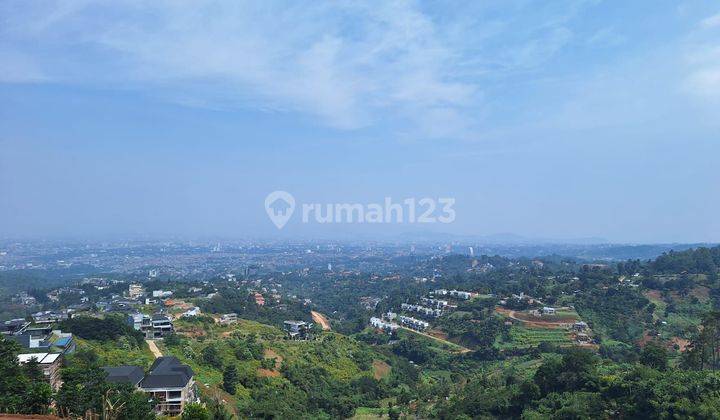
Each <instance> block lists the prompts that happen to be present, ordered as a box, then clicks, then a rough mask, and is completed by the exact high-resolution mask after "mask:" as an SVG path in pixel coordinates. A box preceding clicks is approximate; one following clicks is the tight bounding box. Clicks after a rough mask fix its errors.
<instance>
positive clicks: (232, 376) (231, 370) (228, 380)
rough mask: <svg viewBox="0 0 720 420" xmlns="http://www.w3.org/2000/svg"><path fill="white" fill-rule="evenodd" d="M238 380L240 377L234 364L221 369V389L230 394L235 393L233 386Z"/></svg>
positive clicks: (234, 386) (235, 385)
mask: <svg viewBox="0 0 720 420" xmlns="http://www.w3.org/2000/svg"><path fill="white" fill-rule="evenodd" d="M239 380H240V378H239V376H238V372H237V368H236V367H235V365H228V366H227V367H226V368H225V370H224V371H223V383H222V387H223V389H224V390H225V391H226V392H228V393H230V394H235V388H236V387H237V384H238V382H239Z"/></svg>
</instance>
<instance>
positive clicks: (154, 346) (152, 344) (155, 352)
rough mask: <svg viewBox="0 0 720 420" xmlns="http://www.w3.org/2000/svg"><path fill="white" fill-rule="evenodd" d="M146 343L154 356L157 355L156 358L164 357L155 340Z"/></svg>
mask: <svg viewBox="0 0 720 420" xmlns="http://www.w3.org/2000/svg"><path fill="white" fill-rule="evenodd" d="M145 342H146V343H147V344H148V347H150V351H151V352H152V354H153V355H155V358H156V359H157V358H158V357H162V355H163V354H162V352H161V351H160V349H159V348H158V346H157V344H155V341H153V340H145Z"/></svg>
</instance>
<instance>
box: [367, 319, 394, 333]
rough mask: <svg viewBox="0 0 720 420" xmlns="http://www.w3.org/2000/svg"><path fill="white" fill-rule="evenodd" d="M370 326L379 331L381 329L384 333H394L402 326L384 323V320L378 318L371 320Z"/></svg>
mask: <svg viewBox="0 0 720 420" xmlns="http://www.w3.org/2000/svg"><path fill="white" fill-rule="evenodd" d="M370 325H372V326H373V327H375V328H377V329H380V330H383V331H389V332H393V331H395V330H397V329H398V328H400V326H399V325H398V324H395V323H393V322H386V321H383V320H382V319H380V318H376V317H372V318H370Z"/></svg>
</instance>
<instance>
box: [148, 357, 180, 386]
mask: <svg viewBox="0 0 720 420" xmlns="http://www.w3.org/2000/svg"><path fill="white" fill-rule="evenodd" d="M192 377H193V371H192V369H191V368H190V366H188V365H184V364H182V363H180V361H179V360H178V359H177V358H176V357H172V356H166V357H160V358H157V359H155V362H153V364H152V366H151V367H150V373H148V374H147V375H146V376H145V379H143V381H142V383H141V384H140V386H141V387H142V388H183V387H184V386H185V385H187V384H188V382H190V379H191V378H192Z"/></svg>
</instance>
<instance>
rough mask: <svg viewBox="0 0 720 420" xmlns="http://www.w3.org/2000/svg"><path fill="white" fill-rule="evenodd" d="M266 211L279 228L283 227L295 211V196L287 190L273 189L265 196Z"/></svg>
mask: <svg viewBox="0 0 720 420" xmlns="http://www.w3.org/2000/svg"><path fill="white" fill-rule="evenodd" d="M265 211H266V212H267V214H268V216H269V217H270V220H271V221H272V222H273V223H274V224H275V226H276V227H277V228H278V229H282V228H283V227H284V226H285V224H286V223H287V222H288V221H289V220H290V217H291V216H292V214H293V211H295V198H293V196H292V194H290V193H289V192H287V191H273V192H271V193H270V194H268V196H267V197H265Z"/></svg>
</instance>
